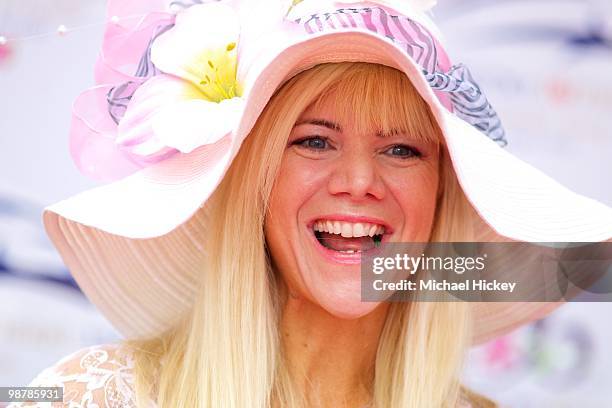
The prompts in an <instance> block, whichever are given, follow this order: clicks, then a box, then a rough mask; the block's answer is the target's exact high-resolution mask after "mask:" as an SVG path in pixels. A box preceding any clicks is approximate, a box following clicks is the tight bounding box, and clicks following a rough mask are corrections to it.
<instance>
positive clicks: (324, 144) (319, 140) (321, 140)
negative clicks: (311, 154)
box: [293, 136, 329, 150]
mask: <svg viewBox="0 0 612 408" xmlns="http://www.w3.org/2000/svg"><path fill="white" fill-rule="evenodd" d="M293 144H294V145H298V146H301V147H305V148H307V149H310V150H324V149H326V148H328V147H329V143H328V141H327V138H325V137H320V136H314V137H307V138H304V139H300V140H296V141H295V142H293Z"/></svg>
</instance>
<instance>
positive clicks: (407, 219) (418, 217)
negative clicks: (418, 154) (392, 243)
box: [387, 165, 439, 241]
mask: <svg viewBox="0 0 612 408" xmlns="http://www.w3.org/2000/svg"><path fill="white" fill-rule="evenodd" d="M436 169H437V165H436V166H434V165H432V166H426V167H423V168H421V169H418V171H417V170H415V171H413V172H406V173H410V174H401V173H400V174H398V175H394V176H393V177H391V178H390V179H389V182H388V183H387V187H388V189H389V190H390V192H391V194H392V195H393V196H394V197H395V199H396V202H398V203H399V205H400V207H401V212H402V216H403V218H404V230H403V232H402V239H403V240H406V241H408V240H410V241H426V240H428V239H429V235H430V232H431V228H432V225H433V221H434V215H435V212H436V201H437V196H438V188H439V181H438V171H437V170H436Z"/></svg>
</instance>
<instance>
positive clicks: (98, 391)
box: [7, 344, 481, 408]
mask: <svg viewBox="0 0 612 408" xmlns="http://www.w3.org/2000/svg"><path fill="white" fill-rule="evenodd" d="M133 368H134V359H133V356H132V354H131V353H130V352H129V351H128V350H126V349H125V348H122V347H121V346H120V345H119V344H104V345H97V346H91V347H87V348H84V349H81V350H79V351H77V352H75V353H72V354H70V355H68V356H66V357H64V358H62V359H61V360H60V361H58V362H57V363H56V364H54V365H53V366H51V367H49V368H47V369H45V370H44V371H42V372H41V373H40V374H39V375H38V376H36V378H34V379H33V380H32V381H31V382H30V384H29V386H30V387H64V402H63V403H62V402H38V403H26V402H22V403H13V404H11V405H9V406H8V407H7V408H25V407H38V408H137V407H136V398H135V395H134V379H133V374H132V371H133ZM147 404H148V405H147V406H146V407H147V408H157V404H156V403H155V402H153V400H149V401H148V402H147ZM480 406H481V405H480V404H472V403H470V402H468V401H467V400H466V399H464V398H462V399H461V401H460V402H459V404H458V406H457V408H479V407H480Z"/></svg>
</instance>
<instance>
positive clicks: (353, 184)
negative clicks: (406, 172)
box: [328, 150, 385, 201]
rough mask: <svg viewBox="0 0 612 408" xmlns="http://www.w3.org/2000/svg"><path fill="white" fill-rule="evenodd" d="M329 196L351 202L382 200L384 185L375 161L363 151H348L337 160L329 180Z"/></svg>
mask: <svg viewBox="0 0 612 408" xmlns="http://www.w3.org/2000/svg"><path fill="white" fill-rule="evenodd" d="M328 189H329V192H330V194H333V195H344V196H347V197H350V198H351V199H352V200H355V201H361V200H364V199H368V198H374V199H378V200H380V199H382V198H383V197H384V195H385V185H384V182H383V179H382V177H381V174H380V171H379V169H378V167H377V165H376V160H375V158H374V157H372V156H371V154H368V153H367V152H364V151H357V150H356V151H350V152H345V153H343V154H342V156H341V157H340V158H338V159H337V164H336V166H335V168H334V170H333V172H332V174H331V177H330V179H329V185H328Z"/></svg>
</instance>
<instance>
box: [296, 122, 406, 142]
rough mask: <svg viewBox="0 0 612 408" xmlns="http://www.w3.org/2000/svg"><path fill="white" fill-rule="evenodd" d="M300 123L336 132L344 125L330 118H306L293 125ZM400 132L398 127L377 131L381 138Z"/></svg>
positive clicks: (340, 130)
mask: <svg viewBox="0 0 612 408" xmlns="http://www.w3.org/2000/svg"><path fill="white" fill-rule="evenodd" d="M300 125H315V126H323V127H326V128H328V129H331V130H334V131H336V132H342V127H341V126H340V125H339V124H337V123H334V122H332V121H329V120H325V119H304V120H301V121H299V122H297V123H296V124H295V125H294V126H293V127H296V126H300ZM398 133H401V132H400V131H399V130H397V129H391V130H389V131H387V132H382V131H378V132H376V136H378V137H381V138H386V137H390V136H393V135H397V134H398Z"/></svg>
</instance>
